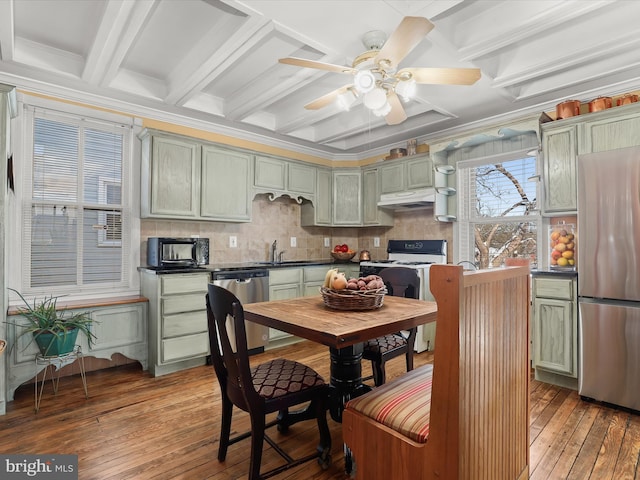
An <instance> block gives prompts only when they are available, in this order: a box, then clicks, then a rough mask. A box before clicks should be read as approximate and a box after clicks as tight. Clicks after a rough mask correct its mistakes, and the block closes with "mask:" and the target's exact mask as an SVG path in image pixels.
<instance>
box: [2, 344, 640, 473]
mask: <svg viewBox="0 0 640 480" xmlns="http://www.w3.org/2000/svg"><path fill="white" fill-rule="evenodd" d="M274 356H282V357H286V358H291V359H295V360H298V361H301V362H304V363H306V364H308V365H310V366H312V367H313V368H315V369H316V370H318V371H319V372H320V373H321V374H322V375H324V376H325V378H328V374H329V354H328V351H327V349H326V347H323V346H321V345H317V344H314V343H310V342H304V343H301V344H298V345H295V346H290V347H284V348H281V349H278V350H274V351H270V352H266V353H263V354H260V355H256V356H254V357H252V359H253V361H254V362H256V363H257V362H260V361H264V360H266V359H269V358H272V357H274ZM430 361H432V355H431V354H429V353H422V354H419V355H416V366H418V365H422V364H425V363H428V362H430ZM363 370H364V372H363V373H364V374H367V373H368V372H370V367H369V366H368V365H365V366H364V368H363ZM387 371H388V375H389V377H391V378H393V377H395V376H397V375H399V374H401V373H402V372H403V371H404V360H403V359H395V360H392V361H391V362H389V364H388V367H387ZM87 381H88V387H89V399H85V398H84V395H83V392H82V385H81V382H80V378H79V377H77V376H73V377H67V378H62V379H61V380H60V389H59V391H58V395H57V396H56V397H54V396H53V395H52V391H51V385H50V384H49V385H47V387H46V390H45V393H44V396H43V398H42V404H41V408H40V411H39V412H38V413H37V414H36V413H34V409H33V406H34V397H33V396H34V392H33V385H23V386H21V387H20V388H19V389H18V391H17V392H16V397H15V401H13V402H9V403H8V407H7V415H6V416H3V417H0V452H2V453H22V454H43V453H60V454H61V453H68V454H71V453H73V454H77V455H78V456H79V478H80V479H81V480H89V479H96V480H108V479H114V480H115V479H117V480H129V479H136V480H137V479H140V480H147V479H188V480H200V479H212V480H214V479H215V480H230V479H238V478H246V474H247V471H248V470H247V459H248V455H249V450H248V449H249V443H248V440H247V441H244V442H241V443H239V444H236V445H233V446H231V447H230V448H229V451H228V454H227V459H226V461H225V462H224V463H219V462H218V460H217V458H216V455H217V448H218V442H217V439H218V436H219V429H220V400H219V399H220V397H219V389H218V384H217V380H216V378H215V375H214V373H213V368H212V367H210V366H203V367H197V368H193V369H190V370H187V371H183V372H179V373H175V374H171V375H166V376H163V377H158V378H153V377H151V376H150V375H149V374H148V372H143V371H141V369H140V367H139V366H137V365H123V366H120V367H116V368H110V369H107V370H102V371H97V372H90V373H88V374H87ZM234 415H235V416H234V423H233V426H232V428H233V430H237V431H244V430H245V429H246V428H247V425H248V417H247V415H246V414H244V413H242V412H239V411H238V410H234ZM329 425H330V428H331V433H332V438H333V449H332V450H333V453H332V456H333V464H332V466H331V467H330V468H329V469H328V470H326V471H322V470H321V469H320V467H319V466H318V465H317V464H316V463H315V461H313V462H310V463H307V464H304V465H302V466H300V467H298V468H296V469H293V470H289V471H287V472H285V473H283V474H280V475H278V476H276V477H274V478H277V479H280V480H282V479H289V480H309V479H345V478H347V477H346V475H345V474H344V471H343V469H344V464H343V453H342V434H341V426H340V424H337V423H335V422H333V421H332V420H329ZM271 435H272V436H273V437H274V438H276V439H280V440H284V446H285V449H288V450H289V451H290V452H291V453H293V455H296V454H298V453H300V451H303V453H304V450H305V449H306V450H308V449H309V448H311V449H313V448H314V447H315V445H316V443H317V431H316V427H315V422H304V423H301V424H297V425H295V426H293V427H292V428H291V430H290V431H289V432H288V433H287V434H286V435H281V434H279V433H277V431H276V430H275V429H271ZM530 443H531V476H530V478H531V479H532V480H533V479H535V480H543V479H575V480H587V479H592V480H606V479H612V480H622V479H639V480H640V462H639V452H640V416H639V415H636V414H631V413H628V412H625V411H622V410H619V409H615V408H610V407H607V406H602V405H597V404H593V403H587V402H583V401H582V400H581V399H580V397H579V396H578V395H577V394H576V392H574V391H571V390H567V389H563V388H558V387H554V386H551V385H548V384H543V383H540V382H537V381H535V380H532V381H531V434H530ZM279 462H281V460H280V457H278V455H277V454H275V452H273V450H272V449H271V447H269V446H268V445H267V446H266V448H265V452H264V455H263V466H264V467H265V468H269V467H273V466H275V465H277V464H279ZM390 480H392V479H390Z"/></svg>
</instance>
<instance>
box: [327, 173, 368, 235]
mask: <svg viewBox="0 0 640 480" xmlns="http://www.w3.org/2000/svg"><path fill="white" fill-rule="evenodd" d="M332 217H333V225H336V226H361V225H362V172H361V170H360V169H359V168H358V169H348V168H341V169H338V170H334V171H333V215H332Z"/></svg>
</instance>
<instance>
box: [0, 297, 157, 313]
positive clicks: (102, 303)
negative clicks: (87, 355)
mask: <svg viewBox="0 0 640 480" xmlns="http://www.w3.org/2000/svg"><path fill="white" fill-rule="evenodd" d="M148 301H149V299H148V298H146V297H142V296H140V295H127V296H121V297H105V298H95V299H93V298H91V299H86V300H74V301H70V302H58V303H57V304H56V307H57V308H56V310H62V309H65V308H68V309H77V308H92V307H110V306H114V305H127V304H130V303H144V302H148ZM20 309H21V307H19V306H13V307H9V309H8V310H7V315H19V314H20Z"/></svg>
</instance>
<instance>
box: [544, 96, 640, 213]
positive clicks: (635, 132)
mask: <svg viewBox="0 0 640 480" xmlns="http://www.w3.org/2000/svg"><path fill="white" fill-rule="evenodd" d="M541 130H542V173H543V177H542V178H543V192H544V201H543V204H542V213H543V214H544V215H547V216H553V215H566V214H575V213H576V211H577V157H578V155H581V154H584V153H595V152H605V151H608V150H616V149H618V148H626V147H633V146H638V145H640V104H638V103H633V104H630V105H625V106H622V107H614V108H609V109H607V110H603V111H600V112H594V113H588V114H585V115H579V116H576V117H571V118H567V119H564V120H556V121H554V122H548V123H545V124H543V125H542V127H541Z"/></svg>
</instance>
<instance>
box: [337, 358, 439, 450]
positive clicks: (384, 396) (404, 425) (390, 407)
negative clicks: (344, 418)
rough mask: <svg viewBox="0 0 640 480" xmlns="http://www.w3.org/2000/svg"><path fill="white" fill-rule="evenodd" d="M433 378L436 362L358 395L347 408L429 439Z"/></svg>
mask: <svg viewBox="0 0 640 480" xmlns="http://www.w3.org/2000/svg"><path fill="white" fill-rule="evenodd" d="M432 379H433V365H424V366H422V367H420V368H416V369H415V370H412V371H410V372H407V373H406V374H404V375H403V376H401V377H400V378H397V379H395V380H393V381H392V382H389V383H386V384H384V385H381V386H379V387H376V388H374V389H373V390H372V391H370V392H369V393H366V394H364V395H362V396H360V397H357V398H354V399H353V400H351V401H349V403H347V406H346V408H349V409H351V410H355V411H356V412H360V413H362V414H363V415H366V416H367V417H370V418H373V419H374V420H375V421H377V422H379V423H382V424H383V425H386V426H387V427H389V428H392V429H393V430H395V431H397V432H399V433H401V434H403V435H404V436H406V437H409V438H410V439H412V440H414V441H416V442H419V443H425V442H426V441H427V437H428V436H429V414H430V410H431V384H432Z"/></svg>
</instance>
